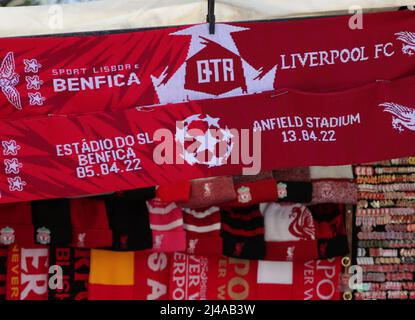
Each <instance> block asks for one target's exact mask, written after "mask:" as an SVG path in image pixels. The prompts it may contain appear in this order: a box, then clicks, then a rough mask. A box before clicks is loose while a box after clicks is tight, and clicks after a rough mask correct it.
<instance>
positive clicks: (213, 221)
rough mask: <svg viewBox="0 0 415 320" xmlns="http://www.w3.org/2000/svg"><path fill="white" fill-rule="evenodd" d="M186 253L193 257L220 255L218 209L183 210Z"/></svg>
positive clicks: (220, 241) (220, 240)
mask: <svg viewBox="0 0 415 320" xmlns="http://www.w3.org/2000/svg"><path fill="white" fill-rule="evenodd" d="M183 220H184V228H185V230H186V238H187V246H186V252H187V253H189V254H194V255H201V256H205V255H222V238H221V236H220V230H221V218H220V211H219V208H218V207H210V208H204V209H189V208H183Z"/></svg>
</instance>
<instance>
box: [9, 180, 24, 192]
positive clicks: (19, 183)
mask: <svg viewBox="0 0 415 320" xmlns="http://www.w3.org/2000/svg"><path fill="white" fill-rule="evenodd" d="M7 182H8V183H9V190H10V191H19V192H21V191H23V189H24V187H25V186H26V185H27V183H26V181H23V180H22V178H20V177H15V178H7Z"/></svg>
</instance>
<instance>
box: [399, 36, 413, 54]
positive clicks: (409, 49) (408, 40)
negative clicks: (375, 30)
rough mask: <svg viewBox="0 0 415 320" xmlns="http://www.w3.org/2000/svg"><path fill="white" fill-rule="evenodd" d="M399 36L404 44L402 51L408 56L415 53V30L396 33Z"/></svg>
mask: <svg viewBox="0 0 415 320" xmlns="http://www.w3.org/2000/svg"><path fill="white" fill-rule="evenodd" d="M395 35H396V36H398V38H397V39H398V40H401V41H402V42H403V43H404V44H403V46H402V52H403V53H404V54H406V55H408V56H413V55H414V54H415V32H408V31H403V32H398V33H395Z"/></svg>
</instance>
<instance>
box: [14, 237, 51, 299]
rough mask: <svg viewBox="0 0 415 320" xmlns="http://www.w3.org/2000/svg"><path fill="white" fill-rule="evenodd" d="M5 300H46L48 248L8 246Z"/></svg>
mask: <svg viewBox="0 0 415 320" xmlns="http://www.w3.org/2000/svg"><path fill="white" fill-rule="evenodd" d="M8 249H9V253H8V259H7V292H6V298H7V300H47V299H48V277H49V265H50V264H49V249H48V248H47V247H46V246H31V247H20V246H18V245H17V244H13V245H11V246H9V248H8Z"/></svg>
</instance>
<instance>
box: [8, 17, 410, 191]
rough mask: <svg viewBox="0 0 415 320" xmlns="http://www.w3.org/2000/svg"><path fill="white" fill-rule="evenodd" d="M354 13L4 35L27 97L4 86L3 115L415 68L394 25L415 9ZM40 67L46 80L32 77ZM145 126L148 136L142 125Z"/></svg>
mask: <svg viewBox="0 0 415 320" xmlns="http://www.w3.org/2000/svg"><path fill="white" fill-rule="evenodd" d="M349 19H350V17H349V15H345V16H339V17H329V18H312V19H304V20H297V19H294V20H290V21H273V22H260V23H259V22H244V23H232V24H222V23H221V24H218V25H217V28H216V30H215V35H210V34H209V33H208V27H207V25H206V24H200V25H196V26H180V27H170V28H161V29H159V30H146V31H136V32H131V31H129V32H121V33H111V34H102V35H96V34H94V35H91V34H90V35H84V36H79V35H75V36H68V35H64V36H41V37H35V38H28V37H20V38H3V39H1V41H0V48H3V49H2V50H1V51H0V57H1V59H5V58H7V57H8V58H7V59H6V61H8V60H12V59H13V61H14V63H13V64H12V63H7V64H8V65H15V68H12V69H11V70H10V71H9V69H6V70H4V75H2V76H3V77H6V78H7V79H9V80H10V82H11V84H12V86H15V87H16V89H17V91H18V93H19V95H18V96H19V98H20V99H17V97H16V96H13V95H12V94H11V93H10V91H8V92H9V93H8V97H9V99H10V100H11V101H12V102H13V103H11V102H9V101H8V99H7V98H6V97H5V96H4V95H3V96H2V98H1V100H0V117H2V118H10V117H22V116H32V115H47V114H62V113H63V114H69V113H72V114H73V113H84V112H91V111H102V110H113V109H125V108H130V107H132V106H137V105H140V106H142V105H152V104H166V103H172V102H179V101H185V100H194V99H200V98H203V97H212V98H218V97H224V96H229V95H238V94H239V95H241V94H246V93H250V94H252V93H258V92H264V91H270V90H273V89H280V88H287V87H289V88H295V89H300V90H306V91H318V92H332V91H335V90H344V89H350V88H353V87H356V86H359V85H363V84H366V83H369V82H373V81H376V80H381V79H397V78H400V77H402V76H404V75H408V74H411V73H412V72H413V71H414V66H413V60H412V58H411V57H410V56H408V54H409V53H411V50H410V49H405V48H404V49H405V50H402V49H403V45H404V44H405V43H403V41H401V40H399V39H398V38H399V36H398V35H395V34H397V33H399V32H402V31H407V30H408V31H411V30H412V31H413V30H414V22H413V12H411V11H401V12H385V13H372V14H365V15H364V17H363V19H364V22H365V27H364V29H362V30H359V32H358V33H356V31H355V30H353V29H351V28H349V27H348V26H349ZM379 25H382V28H381V29H380V28H379ZM305 32H306V33H307V36H306V37H304V36H302V35H304V33H305ZM155 39H157V42H156V43H155ZM293 39H298V41H293ZM389 42H391V45H387V44H388V43H389ZM79 43H84V44H85V46H82V47H80V46H79ZM137 43H139V44H140V46H137ZM264 43H265V44H266V47H264ZM263 47H264V49H263V50H256V49H257V48H263ZM354 48H356V49H355V50H354V51H353V49H354ZM362 48H363V49H362ZM334 49H335V50H337V51H330V50H334ZM342 50H345V51H344V52H343V51H342ZM314 51H315V53H314V54H313V52H314ZM320 51H322V52H320ZM50 52H53V53H54V55H53V56H51V55H50V54H48V53H50ZM73 52H76V55H73ZM127 53H128V54H127ZM405 53H406V54H405ZM10 56H11V57H10ZM213 59H219V61H218V60H213ZM25 62H26V63H25ZM12 71H15V72H16V74H17V75H19V78H16V77H14V76H13V73H12ZM339 75H341V76H339ZM35 76H38V77H39V78H38V79H37V80H38V81H40V80H41V81H42V82H41V83H39V82H35V81H34V80H35V79H34V77H35ZM26 77H31V78H32V79H31V80H29V79H27V78H26ZM81 79H82V80H81ZM137 92H138V93H139V94H137ZM35 94H38V95H37V96H35V97H37V98H36V99H34V98H33V95H35ZM31 96H32V99H30V97H31ZM42 98H44V99H45V100H43V99H42ZM31 102H32V103H31ZM38 104H41V107H39V105H38ZM254 105H255V104H254ZM336 109H338V108H336ZM120 128H127V127H125V126H120ZM140 132H143V133H140V141H143V140H144V139H146V136H145V131H140ZM275 149H276V148H273V150H275ZM284 154H285V153H284ZM304 154H306V153H304ZM2 190H4V189H2Z"/></svg>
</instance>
